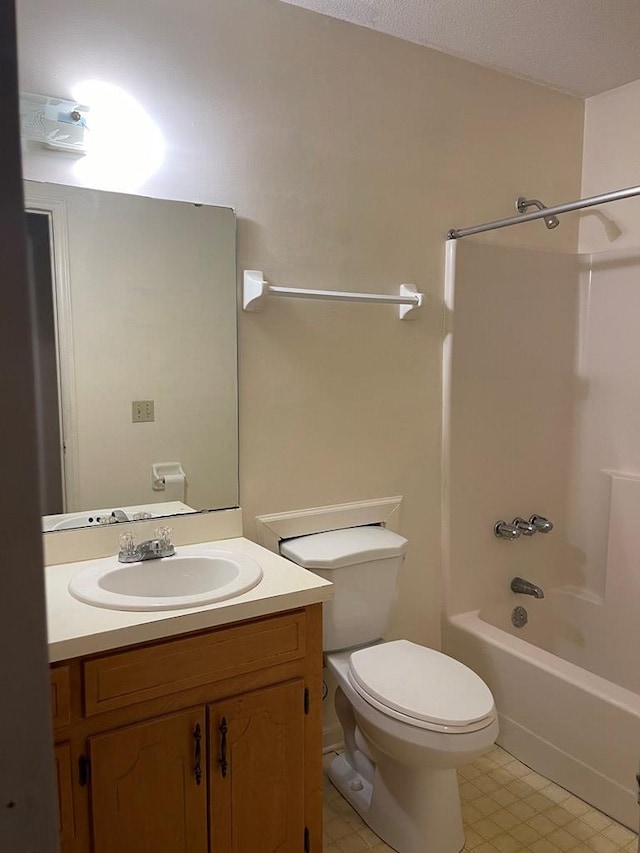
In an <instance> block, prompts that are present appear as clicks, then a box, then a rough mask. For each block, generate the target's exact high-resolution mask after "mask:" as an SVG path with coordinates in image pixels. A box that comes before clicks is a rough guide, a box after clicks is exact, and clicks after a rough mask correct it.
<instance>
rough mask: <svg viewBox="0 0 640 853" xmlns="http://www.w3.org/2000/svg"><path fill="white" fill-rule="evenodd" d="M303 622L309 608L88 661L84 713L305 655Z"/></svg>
mask: <svg viewBox="0 0 640 853" xmlns="http://www.w3.org/2000/svg"><path fill="white" fill-rule="evenodd" d="M304 627H305V615H304V612H303V611H299V610H296V611H291V612H290V613H286V614H284V615H282V616H275V617H273V616H272V617H269V618H267V619H258V620H255V621H254V622H249V623H244V624H239V625H235V626H233V627H230V628H219V629H216V630H215V631H212V632H211V633H210V634H200V635H198V636H196V637H189V638H188V639H184V640H172V641H169V642H166V643H161V644H160V645H154V646H149V647H147V648H142V649H136V650H135V651H131V652H122V653H120V654H116V655H109V656H108V657H102V658H96V659H94V660H90V661H86V662H85V663H84V703H85V713H86V715H87V716H92V715H94V714H100V713H103V712H104V711H112V710H115V709H116V708H124V707H126V706H127V705H134V704H136V703H137V702H146V701H148V700H149V699H157V698H159V697H161V696H165V695H167V694H168V693H179V692H181V691H183V690H188V689H190V688H193V687H199V686H201V685H203V684H210V683H214V682H216V681H223V680H224V679H226V678H233V677H234V676H236V675H244V674H246V673H249V672H254V671H256V670H260V669H265V668H267V667H270V666H275V665H277V664H282V663H287V662H289V661H292V660H297V659H299V658H303V657H304V655H305V633H304Z"/></svg>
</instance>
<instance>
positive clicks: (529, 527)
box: [513, 515, 538, 536]
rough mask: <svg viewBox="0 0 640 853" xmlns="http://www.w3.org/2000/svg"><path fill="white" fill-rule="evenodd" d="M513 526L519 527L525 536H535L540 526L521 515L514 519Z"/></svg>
mask: <svg viewBox="0 0 640 853" xmlns="http://www.w3.org/2000/svg"><path fill="white" fill-rule="evenodd" d="M513 526H514V527H515V528H517V529H518V530H519V531H520V533H522V535H523V536H533V534H534V533H535V532H536V531H537V530H538V528H537V527H536V526H535V524H533V522H531V521H526V520H525V519H524V518H522V517H521V516H519V515H518V516H516V517H515V518H514V519H513Z"/></svg>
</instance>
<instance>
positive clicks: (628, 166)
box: [580, 80, 640, 252]
mask: <svg viewBox="0 0 640 853" xmlns="http://www.w3.org/2000/svg"><path fill="white" fill-rule="evenodd" d="M639 100H640V80H637V81H636V82H635V83H628V84H627V85H626V86H620V88H618V89H612V90H611V91H610V92H604V93H603V94H602V95H595V96H594V97H593V98H588V99H587V101H586V102H585V122H584V159H583V166H582V195H583V196H590V195H596V194H598V193H606V192H611V191H612V190H619V189H623V188H624V187H633V186H637V185H638V183H640V168H639V164H638V151H640V110H638V101H639ZM580 220H581V221H580V251H581V252H600V251H606V250H607V249H623V248H628V247H635V246H638V245H640V197H637V198H630V199H625V200H624V201H620V202H615V203H613V204H608V205H602V206H600V207H598V208H597V212H594V211H593V210H592V211H584V212H583V213H582V214H581V217H580ZM620 232H622V233H620Z"/></svg>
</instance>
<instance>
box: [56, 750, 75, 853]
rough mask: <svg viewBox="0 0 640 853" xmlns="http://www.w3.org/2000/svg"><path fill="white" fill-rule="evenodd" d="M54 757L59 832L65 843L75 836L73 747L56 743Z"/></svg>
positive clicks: (61, 841)
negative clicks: (72, 775) (72, 770)
mask: <svg viewBox="0 0 640 853" xmlns="http://www.w3.org/2000/svg"><path fill="white" fill-rule="evenodd" d="M53 757H54V766H55V774H56V783H57V784H56V787H57V792H58V833H59V839H60V843H61V845H64V843H65V842H67V841H71V840H72V839H73V838H74V837H75V821H74V816H73V780H72V777H71V747H70V746H69V744H68V743H58V744H56V746H55V747H54V750H53ZM63 849H64V848H63Z"/></svg>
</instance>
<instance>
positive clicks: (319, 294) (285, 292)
mask: <svg viewBox="0 0 640 853" xmlns="http://www.w3.org/2000/svg"><path fill="white" fill-rule="evenodd" d="M268 296H287V297H290V298H294V299H324V300H331V301H333V302H377V303H381V304H385V305H399V306H400V319H401V320H406V319H410V318H411V316H412V315H411V312H412V311H413V310H414V309H415V308H420V306H421V305H422V302H423V300H424V294H423V293H418V291H417V290H416V286H415V285H414V284H401V285H400V293H399V295H398V296H393V295H387V294H380V293H354V292H351V291H347V290H306V289H304V288H301V287H276V286H274V285H272V284H269V282H267V281H265V280H264V274H263V273H262V271H261V270H245V271H244V293H243V301H242V307H243V308H244V310H245V311H257V310H258V309H259V308H260V306H261V305H262V303H263V302H264V301H265V299H266V298H267V297H268Z"/></svg>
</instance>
